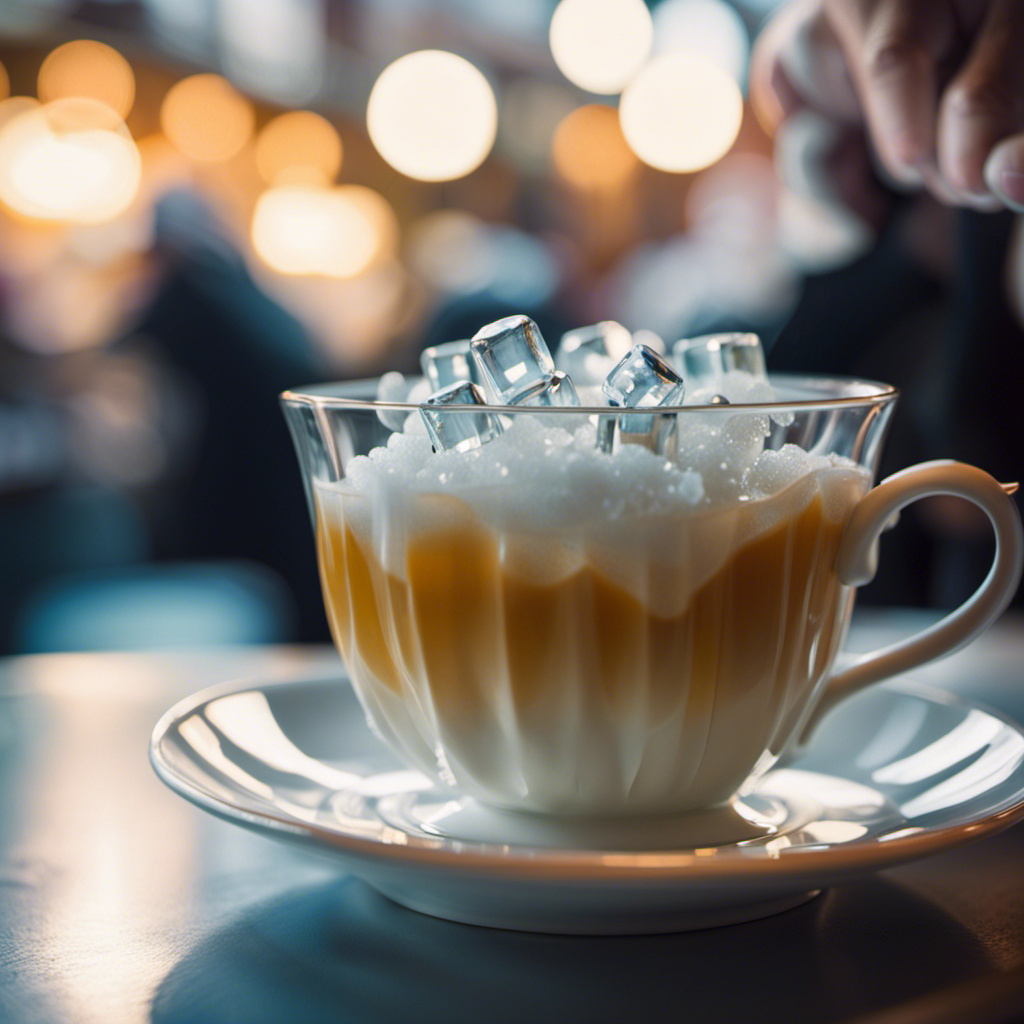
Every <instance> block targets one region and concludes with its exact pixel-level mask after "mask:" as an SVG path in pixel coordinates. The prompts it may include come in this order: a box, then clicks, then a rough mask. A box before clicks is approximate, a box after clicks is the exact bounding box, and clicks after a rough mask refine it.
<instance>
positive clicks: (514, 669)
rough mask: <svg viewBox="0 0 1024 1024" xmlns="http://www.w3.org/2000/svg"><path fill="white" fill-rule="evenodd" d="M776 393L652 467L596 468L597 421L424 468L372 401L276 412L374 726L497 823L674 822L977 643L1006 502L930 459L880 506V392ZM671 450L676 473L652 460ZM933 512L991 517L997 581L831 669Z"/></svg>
mask: <svg viewBox="0 0 1024 1024" xmlns="http://www.w3.org/2000/svg"><path fill="white" fill-rule="evenodd" d="M772 384H773V385H774V387H775V389H776V394H777V395H778V396H779V399H778V401H777V402H774V403H771V404H761V405H743V406H728V405H724V406H723V405H709V406H682V407H677V408H671V409H665V408H662V407H659V408H658V409H657V412H656V413H655V414H647V416H646V418H647V419H649V420H651V421H652V423H651V424H648V429H647V432H646V434H645V435H644V437H646V438H647V439H648V443H647V444H646V446H645V444H644V438H643V437H641V436H639V435H637V436H631V435H629V434H628V432H627V433H623V434H622V436H621V438H620V440H619V442H617V443H616V445H615V450H614V451H613V452H611V453H609V452H608V451H607V450H604V451H599V450H598V449H597V448H596V447H594V446H593V439H594V438H595V437H599V436H602V435H603V434H604V436H610V434H607V433H604V428H607V431H610V432H614V431H615V430H616V429H618V427H621V425H622V424H621V422H620V421H619V420H618V419H617V417H620V412H621V411H620V412H617V411H616V410H612V409H608V408H607V407H601V408H528V407H501V408H496V407H490V408H489V412H490V413H492V414H493V415H494V416H496V417H497V418H498V420H497V421H498V422H500V424H501V425H502V426H503V427H504V432H503V433H502V434H500V436H499V437H497V438H495V439H494V440H491V441H489V442H488V443H486V444H483V445H481V446H479V447H475V448H471V449H470V450H469V451H457V452H446V453H437V454H434V453H433V452H432V451H431V447H430V444H429V441H427V439H426V438H425V437H422V436H417V434H416V432H415V431H414V432H413V433H412V434H403V435H401V436H400V437H399V438H397V439H391V435H392V434H393V433H394V430H393V428H394V427H396V426H401V425H402V424H403V422H404V421H406V420H407V417H410V416H412V417H414V419H412V420H409V421H408V423H410V424H412V425H415V423H416V419H415V417H416V416H417V414H418V410H419V407H418V406H415V405H402V404H400V403H382V402H376V401H374V400H373V396H374V395H375V393H376V386H375V382H372V381H370V382H355V383H349V384H330V385H318V386H313V387H309V388H303V389H301V390H294V391H289V392H286V393H285V394H284V395H283V396H282V401H283V405H284V409H285V414H286V417H287V420H288V424H289V427H290V429H291V432H292V436H293V438H294V441H295V444H296V448H297V451H298V455H299V461H300V464H301V467H302V473H303V478H304V482H305V486H306V493H307V497H308V499H309V505H310V511H311V513H312V516H313V520H314V528H315V533H316V541H317V550H318V557H319V564H320V575H321V581H322V585H323V594H324V601H325V606H326V610H327V614H328V619H329V621H330V625H331V630H332V634H333V636H334V639H335V642H336V644H337V646H338V648H339V650H340V652H341V656H342V658H343V660H344V662H345V665H346V667H347V669H348V672H349V675H350V676H351V679H352V682H353V685H354V686H355V689H356V692H357V694H358V695H359V698H360V701H361V702H362V705H363V707H364V709H365V711H366V714H367V717H368V720H369V723H370V725H371V727H372V728H373V729H374V730H375V731H376V732H377V733H378V734H379V735H380V736H381V737H382V738H383V739H384V740H385V742H387V743H388V744H389V745H390V746H391V747H392V748H393V750H394V751H395V752H396V753H397V754H398V755H399V756H400V757H401V758H403V759H404V760H405V761H406V762H407V763H408V764H410V765H412V766H414V767H416V768H417V769H419V770H421V771H422V772H424V773H426V774H427V775H428V776H429V777H430V778H432V779H433V780H434V781H435V782H436V783H439V784H442V785H445V786H449V787H453V788H455V789H456V790H458V791H459V792H460V793H462V794H465V795H468V796H471V797H474V798H476V799H477V800H479V801H482V802H484V803H487V804H490V805H493V806H497V807H502V808H509V809H514V810H519V811H530V812H535V813H544V814H553V815H561V816H625V815H638V814H645V815H647V814H674V813H676V812H684V811H692V810H696V809H704V808H711V807H716V806H720V805H723V804H725V803H726V802H728V801H729V800H730V799H731V798H733V797H734V796H736V795H737V794H742V793H744V792H746V791H747V790H749V789H750V788H751V787H752V786H753V785H754V784H755V783H756V781H757V779H758V778H759V777H760V776H761V775H763V774H764V773H765V772H766V771H767V770H768V769H770V768H771V767H772V766H773V765H774V764H776V763H777V762H778V761H779V759H780V758H781V757H783V756H784V755H786V754H788V753H791V752H793V751H794V750H795V749H796V748H797V747H798V746H799V745H800V744H802V743H804V742H805V741H806V739H807V737H808V736H809V734H810V732H811V730H812V729H813V728H814V726H815V725H816V723H817V722H818V721H819V720H820V719H821V718H822V716H823V715H825V714H826V713H827V712H828V710H829V709H830V708H831V707H833V706H834V705H835V704H836V702H838V701H839V700H841V699H843V698H844V697H846V696H848V695H849V694H852V693H854V692H855V691H857V690H859V689H860V688H862V687H864V686H867V685H868V684H871V683H874V682H877V681H879V680H881V679H884V678H887V677H889V676H892V675H894V674H896V673H900V672H904V671H906V670H908V669H911V668H913V667H915V666H918V665H922V664H924V663H925V662H928V661H931V660H932V659H935V658H938V657H941V656H942V655H945V654H948V653H950V652H951V651H954V650H956V649H958V648H960V647H962V646H963V645H964V644H966V643H967V642H969V641H970V640H971V639H973V638H974V637H975V636H977V635H978V634H979V633H980V632H982V631H983V630H984V629H985V628H986V627H987V626H988V625H989V624H990V623H991V622H992V621H993V620H994V619H995V618H996V617H997V616H998V615H999V614H1000V613H1001V612H1002V610H1003V609H1004V608H1005V607H1006V605H1007V603H1008V602H1009V601H1010V599H1011V598H1012V596H1013V594H1014V592H1015V590H1016V587H1017V584H1018V582H1019V579H1020V575H1021V566H1022V551H1024V543H1022V531H1021V524H1020V518H1019V516H1018V514H1017V511H1016V508H1015V506H1014V504H1013V502H1012V501H1011V500H1010V499H1009V497H1008V496H1007V494H1006V493H1005V491H1004V489H1003V488H1002V486H1001V485H1000V484H999V483H998V482H997V481H995V480H994V479H993V478H992V477H991V476H989V475H988V474H986V473H984V472H983V471H981V470H980V469H976V468H973V467H970V466H965V465H963V464H960V463H955V462H948V461H943V462H930V463H923V464H920V465H917V466H913V467H911V468H910V469H906V470H903V471H902V472H900V473H897V474H896V475H894V476H891V477H889V478H888V479H887V480H885V481H883V482H882V483H880V484H878V485H877V486H874V487H873V486H872V484H873V480H874V476H875V473H876V470H877V466H878V462H879V457H880V452H881V448H882V443H883V441H884V437H885V434H886V430H887V426H888V422H889V418H890V415H891V413H892V410H893V406H894V403H895V400H896V397H897V394H896V391H895V389H893V388H892V387H889V386H887V385H882V384H874V383H870V382H863V381H853V380H837V379H827V378H813V377H786V376H776V377H773V378H772ZM448 414H449V415H452V416H459V415H465V416H479V414H480V413H479V409H478V408H477V409H475V410H474V408H473V407H462V408H461V409H460V408H458V407H453V408H452V409H451V411H450V413H448ZM655 420H656V421H657V424H656V425H654V424H653V421H655ZM386 424H390V425H386ZM617 424H618V427H617ZM652 427H653V429H652ZM666 437H670V438H672V453H671V456H670V457H668V456H665V455H664V454H660V453H659V452H658V451H651V450H649V449H650V448H651V447H652V444H651V443H650V439H651V438H655V439H661V440H658V441H657V444H661V443H662V442H663V439H664V438H666ZM722 439H727V440H728V446H727V447H726V448H722V447H721V445H722V444H725V443H726V441H725V440H722ZM389 442H390V443H389ZM630 442H633V443H630ZM636 442H639V443H636ZM588 446H590V447H588ZM654 446H655V447H656V445H654ZM371 453H372V454H371ZM723 453H724V454H723ZM367 456H369V458H367ZM935 494H947V495H957V496H960V497H963V498H966V499H967V500H969V501H971V502H973V503H974V504H976V505H978V506H979V507H981V508H982V509H983V510H984V511H985V512H986V514H987V515H988V517H989V519H990V520H991V523H992V526H993V529H994V532H995V538H996V554H995V558H994V561H993V565H992V569H991V571H990V573H989V575H988V578H987V579H986V581H985V582H984V583H983V584H982V586H981V587H980V588H979V590H978V591H977V593H975V594H974V595H973V597H971V598H970V599H969V600H968V601H967V602H966V603H965V604H964V605H962V606H961V607H960V608H958V609H957V610H956V611H954V612H953V613H951V614H950V615H948V616H946V617H945V618H944V619H942V620H941V622H939V623H938V624H937V625H935V626H932V627H931V628H930V629H927V630H925V631H923V632H921V633H919V634H916V635H915V636H913V637H911V638H909V639H907V640H904V641H902V642H900V643H897V644H894V645H892V646H891V647H888V648H885V649H883V650H881V651H877V652H874V653H872V654H867V655H861V656H859V657H856V658H847V659H845V660H844V667H843V668H842V669H841V670H837V669H836V668H835V665H836V658H837V655H838V653H839V652H840V650H841V648H842V646H843V642H844V639H845V636H846V631H847V627H848V624H849V620H850V613H851V610H852V605H853V598H854V588H855V587H857V586H859V585H861V584H863V583H866V582H867V581H868V580H870V579H871V577H872V576H873V575H874V569H875V564H876V555H877V541H878V537H879V535H880V534H881V532H882V531H883V530H884V529H885V528H886V526H887V525H888V524H889V523H890V521H891V520H892V519H893V517H894V516H895V514H896V513H897V512H898V511H899V509H901V508H903V507H904V506H905V505H907V504H909V503H911V502H913V501H915V500H917V499H918V498H921V497H925V496H928V495H935Z"/></svg>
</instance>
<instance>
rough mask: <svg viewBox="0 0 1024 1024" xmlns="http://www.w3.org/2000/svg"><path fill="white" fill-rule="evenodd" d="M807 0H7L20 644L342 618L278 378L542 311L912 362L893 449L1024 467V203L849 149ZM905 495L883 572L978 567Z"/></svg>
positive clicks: (563, 322) (802, 360)
mask: <svg viewBox="0 0 1024 1024" xmlns="http://www.w3.org/2000/svg"><path fill="white" fill-rule="evenodd" d="M776 6H777V4H776V3H775V2H773V0H734V2H727V0H652V2H650V3H649V4H644V3H643V2H642V0H563V2H561V3H557V2H556V0H515V2H508V0H90V2H78V0H3V2H2V3H0V653H3V654H8V653H22V652H34V651H46V650H84V649H99V648H126V647H143V646H145V647H151V646H157V647H168V646H177V645H183V644H207V643H232V642H275V641H287V640H326V639H327V630H326V624H325V621H324V616H323V612H322V609H321V603H320V596H319V587H318V584H317V580H316V573H315V562H314V554H313V544H312V536H311V532H310V528H309V523H308V521H307V514H306V510H305V506H304V504H303V499H302V494H301V488H300V482H299V477H298V472H297V468H296V466H295V465H293V462H294V457H293V455H292V452H291V449H290V442H289V439H288V436H287V433H286V430H285V427H284V422H283V419H282V417H281V415H280V412H279V410H278V407H277V394H278V392H280V391H281V390H283V389H284V388H287V387H290V386H295V385H300V384H304V383H310V382H312V381H314V380H327V379H342V378H348V377H364V376H373V375H376V374H379V373H381V372H383V371H384V370H388V369H400V370H404V371H409V372H416V368H417V365H418V353H419V351H420V350H421V349H422V348H423V347H425V346H427V345H430V344H436V343H438V342H441V341H445V340H451V339H453V338H460V337H466V336H468V335H470V334H472V333H473V332H475V330H476V329H477V328H478V327H479V326H481V325H482V324H483V323H485V322H487V321H490V320H493V319H495V318H497V317H499V316H504V315H507V314H509V313H513V312H525V313H528V314H529V315H531V316H533V317H534V319H536V320H537V321H538V323H539V324H540V326H541V328H542V330H543V331H544V333H545V334H546V336H547V337H548V339H549V342H551V343H552V345H553V344H554V343H555V342H557V340H558V337H559V336H560V334H561V332H562V331H564V330H566V329H568V328H569V327H572V326H577V325H580V324H585V323H592V322H595V321H597V320H601V319H616V320H619V321H621V322H622V323H624V324H625V325H626V326H627V327H629V328H630V329H631V330H634V331H638V330H646V331H653V332H655V333H656V334H658V335H660V336H661V337H663V338H664V339H666V340H667V341H669V342H671V341H673V340H675V339H676V338H678V337H682V336H685V335H688V334H699V333H705V332H707V331H710V330H715V329H734V328H741V329H749V330H755V331H757V332H759V333H760V334H761V336H762V338H763V339H764V341H765V344H766V347H767V348H768V349H769V363H770V365H771V366H772V367H773V368H775V369H781V370H805V371H815V372H836V373H855V374H863V375H866V376H870V377H872V378H876V379H884V380H887V381H891V382H893V383H896V384H898V385H900V386H901V387H903V388H905V389H906V395H905V398H904V401H903V403H902V407H901V410H900V412H899V414H898V416H897V420H896V424H895V427H894V431H893V438H892V442H891V445H890V455H889V459H890V466H889V468H898V467H900V466H902V465H906V464H908V463H910V462H912V461H915V460H917V459H920V458H927V457H936V456H940V455H952V456H959V457H962V458H964V459H965V460H967V461H972V462H975V463H977V464H980V465H981V466H983V467H984V468H986V469H988V470H990V471H992V472H994V473H997V474H1004V478H1013V479H1015V478H1016V470H1017V467H1018V466H1019V464H1020V455H1021V452H1020V448H1019V444H1020V442H1019V441H1018V439H1017V435H1018V434H1019V433H1020V432H1019V430H1016V431H1013V430H1011V429H1009V427H1010V426H1012V424H1008V422H1007V421H1006V420H1005V416H1006V412H1005V410H1006V408H1007V407H1008V406H1007V405H1006V397H1005V396H1004V395H1003V394H1002V393H1001V392H1000V390H999V389H1000V387H1001V386H1002V385H1001V381H1004V380H1005V379H1007V378H1011V377H1012V375H1013V374H1016V373H1017V371H1018V369H1019V368H1020V367H1019V363H1020V359H1021V355H1020V353H1021V351H1024V345H1018V344H1017V342H1018V341H1020V340H1021V339H1020V325H1019V322H1018V321H1017V319H1015V316H1014V314H1013V312H1012V311H1011V310H1010V309H1009V307H1008V305H1007V303H1006V301H1005V296H1004V294H1003V289H1002V288H1001V287H1000V286H999V284H998V282H999V281H1001V280H1002V273H1001V269H1002V263H1001V260H1002V259H1003V257H1004V256H1005V252H1006V247H1007V245H1008V239H1009V236H1010V231H1011V230H1012V219H1011V218H1010V216H1009V215H1008V214H1006V215H995V216H989V217H985V216H981V215H978V214H971V213H963V212H956V211H950V210H944V209H941V208H938V207H936V208H934V209H932V208H930V207H926V206H925V204H927V203H928V202H929V201H928V200H925V199H922V198H921V197H913V196H904V195H900V194H898V193H897V192H895V191H893V190H892V189H890V188H889V187H888V186H886V185H884V184H882V183H879V188H878V191H877V194H875V195H873V198H872V203H870V204H866V203H862V204H861V206H860V209H858V210H856V212H855V210H854V208H851V205H850V204H848V203H842V202H839V201H838V200H837V199H836V197H835V196H834V194H833V193H832V192H831V191H830V190H829V189H827V188H824V187H822V186H821V184H820V182H819V181H818V179H817V178H815V176H814V174H813V168H814V167H815V166H816V165H817V164H818V163H821V162H822V161H825V160H835V159H837V158H838V159H840V160H842V159H843V150H842V148H841V147H842V145H843V140H842V139H838V138H836V137H835V136H834V134H833V135H830V134H829V129H828V126H825V125H823V124H820V123H816V122H815V121H814V119H813V118H810V117H807V118H796V119H794V120H793V122H791V123H787V125H786V126H785V129H784V130H780V131H778V132H774V131H773V127H772V120H771V118H770V117H768V116H766V115H765V113H764V112H763V111H755V109H754V107H753V106H752V105H751V103H750V102H749V98H748V96H747V74H748V64H749V56H750V50H751V46H752V44H753V42H754V41H755V40H756V37H757V35H758V33H759V32H760V31H761V30H762V28H763V26H764V24H765V22H766V19H768V18H769V17H770V15H771V14H772V11H773V9H774V8H775V7H776ZM856 205H857V204H853V207H856ZM922 210H924V212H923V213H922ZM993 370H994V371H995V372H994V373H993ZM1017 379H1018V380H1019V379H1022V377H1021V376H1018V377H1017ZM1009 404H1010V406H1015V403H1014V402H1013V401H1010V403H1009ZM1000 417H1004V418H1003V419H1001V418H1000ZM904 520H905V522H904V524H903V525H901V527H900V530H899V531H897V534H898V535H899V540H897V541H892V542H889V548H887V550H886V552H885V558H884V559H883V562H884V569H883V573H882V576H881V578H880V580H879V581H878V582H877V583H875V584H873V585H872V587H871V588H869V589H868V591H867V592H866V595H865V596H866V597H867V598H868V599H869V600H870V599H874V600H876V601H889V602H899V603H903V604H929V603H931V604H938V605H952V604H953V603H955V602H958V601H959V600H961V599H962V598H963V596H964V595H965V593H966V592H967V591H968V590H969V589H970V588H971V587H973V586H974V585H975V584H976V583H977V581H978V578H979V576H980V575H981V574H983V571H984V563H985V561H986V559H987V558H988V551H987V539H986V537H985V531H984V529H983V527H982V526H981V525H979V524H978V523H976V522H975V521H974V520H973V519H972V518H971V517H970V516H969V515H966V514H964V513H962V511H961V510H960V509H959V507H958V506H953V507H946V506H943V505H942V504H934V505H933V506H926V507H923V508H922V509H921V510H918V511H915V512H914V513H912V514H910V515H907V516H905V517H904ZM965 532H966V535H967V537H968V540H967V541H966V542H965V541H957V542H955V543H954V542H952V541H951V539H950V538H951V537H952V535H953V534H957V535H958V536H959V535H963V534H964V533H965Z"/></svg>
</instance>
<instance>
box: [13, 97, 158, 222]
mask: <svg viewBox="0 0 1024 1024" xmlns="http://www.w3.org/2000/svg"><path fill="white" fill-rule="evenodd" d="M141 174H142V169H141V161H140V158H139V151H138V148H137V147H136V145H135V143H134V141H133V140H132V137H131V135H130V134H129V133H128V130H127V129H126V128H125V126H124V123H123V122H122V121H121V118H120V117H119V116H118V115H117V114H116V113H115V112H114V111H113V110H111V109H110V108H109V107H107V106H106V105H105V104H102V103H99V102H98V101H96V100H91V99H85V98H75V99H63V100H56V101H54V102H53V103H49V104H47V105H46V106H41V107H31V106H30V107H28V108H27V109H26V110H25V111H24V112H23V113H20V114H18V115H17V116H15V117H12V118H11V119H10V120H8V121H6V123H5V124H4V125H3V130H2V132H0V200H2V201H3V202H4V203H6V204H7V206H8V207H10V208H11V209H13V210H16V211H17V212H18V213H20V214H22V215H23V216H25V217H30V218H33V219H37V220H50V221H62V222H66V223H77V224H99V223H102V222H104V221H108V220H111V219H112V218H114V217H116V216H117V215H118V214H120V213H123V212H124V210H126V209H127V208H128V207H129V206H130V205H131V202H132V200H133V199H134V198H135V194H136V192H137V191H138V188H139V182H140V179H141Z"/></svg>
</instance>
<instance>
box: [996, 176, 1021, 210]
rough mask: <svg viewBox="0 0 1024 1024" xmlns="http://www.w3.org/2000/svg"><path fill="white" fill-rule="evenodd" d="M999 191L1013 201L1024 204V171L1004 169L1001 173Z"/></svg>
mask: <svg viewBox="0 0 1024 1024" xmlns="http://www.w3.org/2000/svg"><path fill="white" fill-rule="evenodd" d="M999 185H1000V189H999V191H1000V192H1002V193H1003V196H1004V197H1005V198H1006V199H1008V200H1009V201H1010V202H1011V203H1016V204H1017V205H1018V206H1024V172H1022V171H1003V173H1002V174H1000V175H999Z"/></svg>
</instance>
